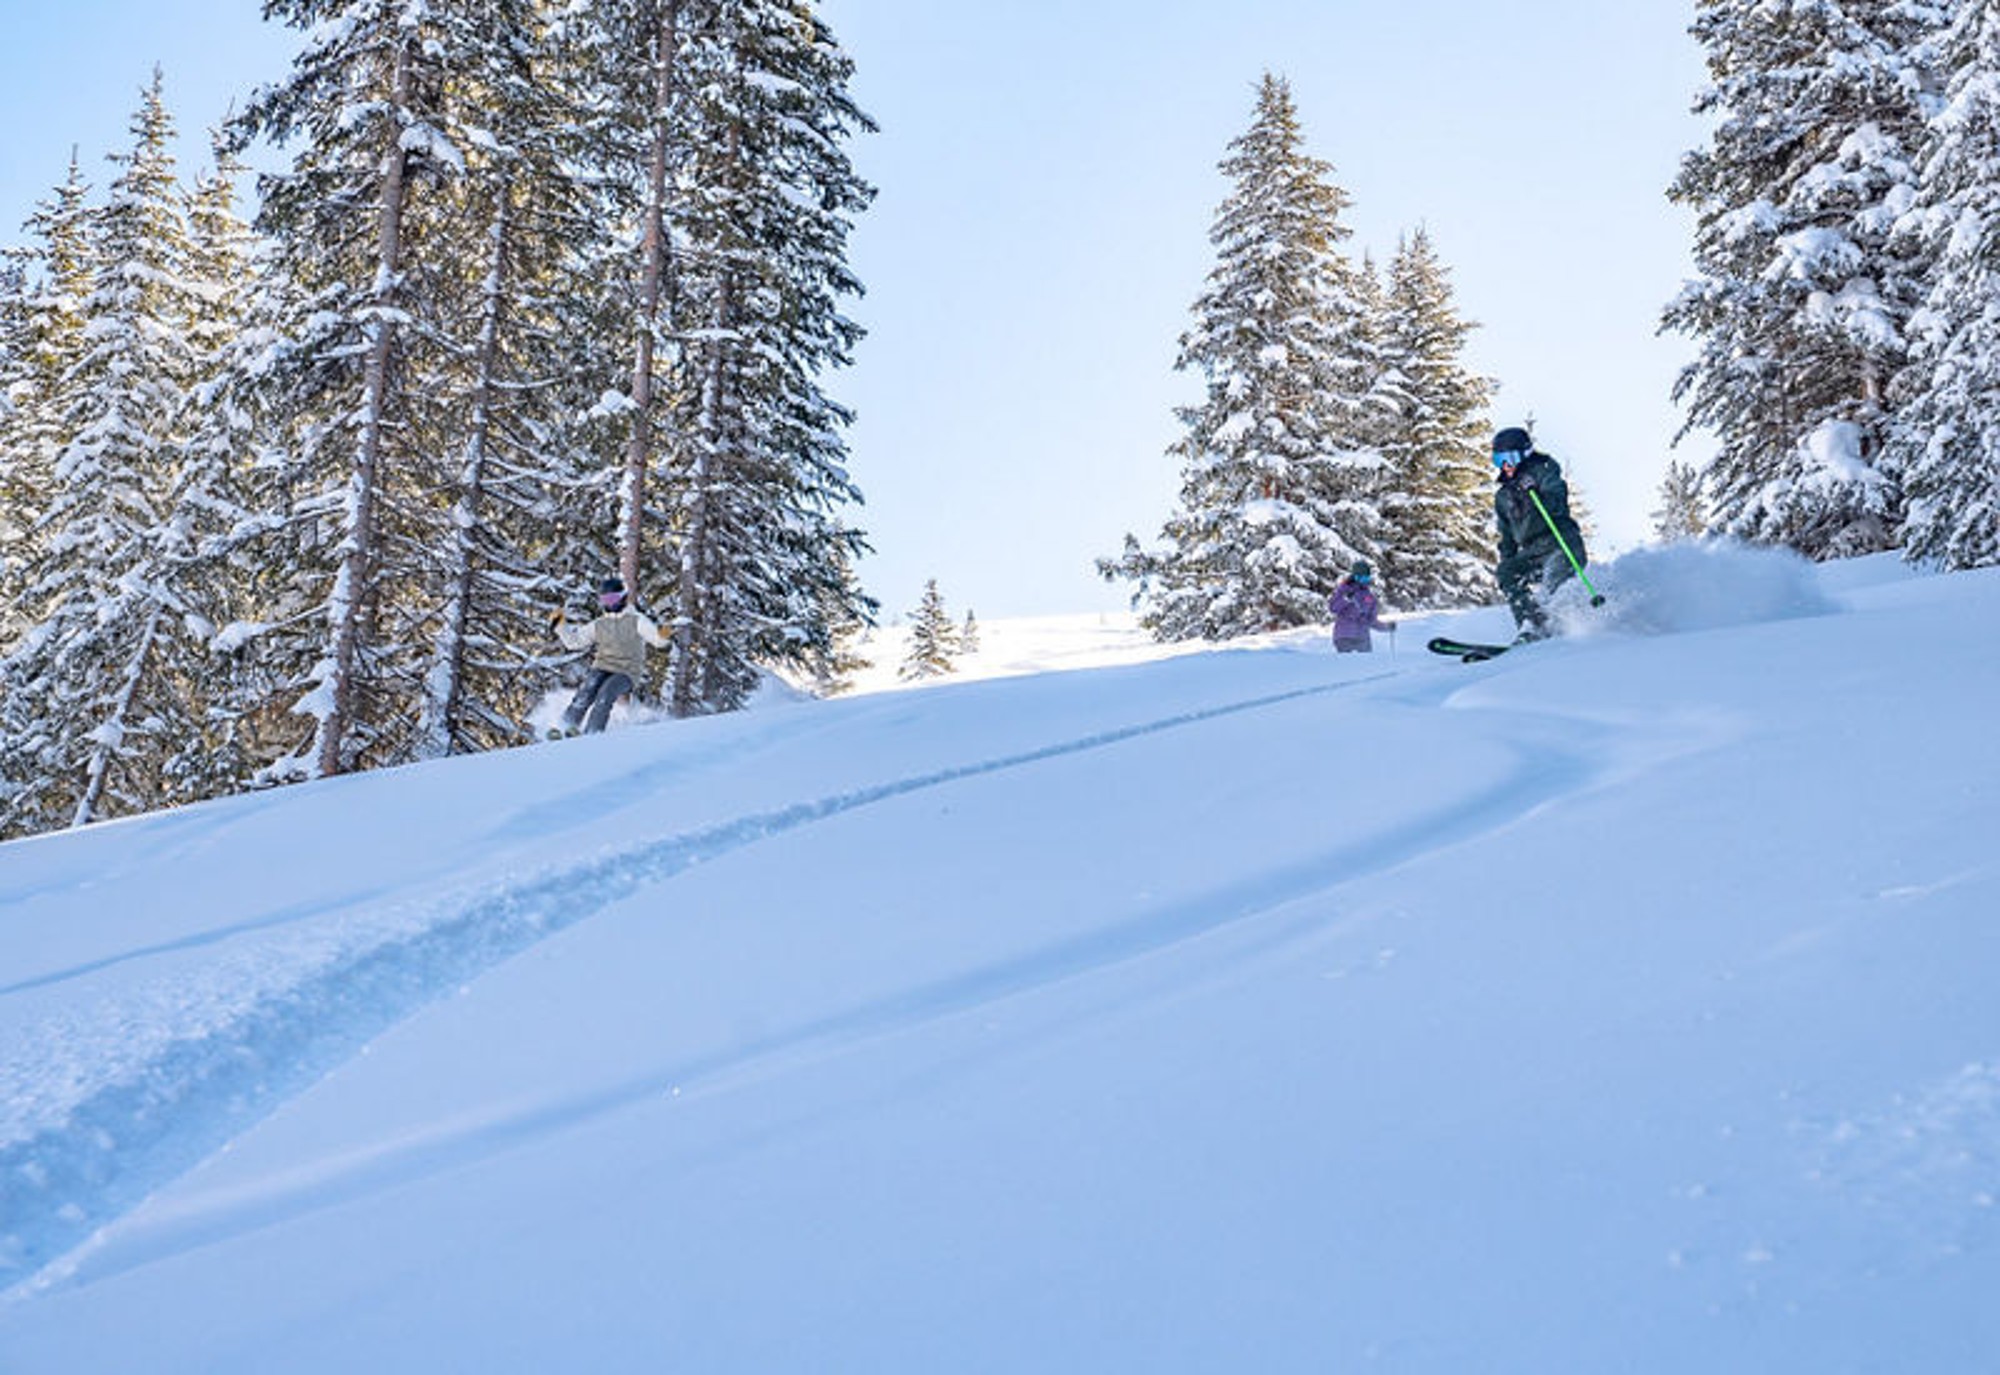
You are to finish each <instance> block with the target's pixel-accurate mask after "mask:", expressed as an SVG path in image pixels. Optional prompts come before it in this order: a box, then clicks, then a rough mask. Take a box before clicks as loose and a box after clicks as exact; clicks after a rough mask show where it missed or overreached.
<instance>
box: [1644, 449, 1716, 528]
mask: <svg viewBox="0 0 2000 1375" xmlns="http://www.w3.org/2000/svg"><path fill="white" fill-rule="evenodd" d="M1707 529H1708V521H1707V518H1706V517H1705V516H1704V515H1703V514H1702V497H1701V474H1700V473H1699V472H1697V471H1696V470H1695V468H1694V465H1693V464H1690V463H1680V462H1674V463H1669V464H1668V465H1667V473H1666V476H1665V477H1664V478H1663V479H1662V480H1661V482H1660V505H1659V508H1658V509H1657V510H1655V511H1654V512H1653V533H1654V534H1655V535H1657V536H1658V537H1659V538H1660V539H1661V540H1662V541H1663V542H1664V543H1667V544H1674V543H1678V542H1680V541H1682V540H1691V539H1700V538H1701V536H1702V535H1703V534H1704V533H1705V532H1706V531H1707Z"/></svg>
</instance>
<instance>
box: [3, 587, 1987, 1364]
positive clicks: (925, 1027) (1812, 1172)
mask: <svg viewBox="0 0 2000 1375" xmlns="http://www.w3.org/2000/svg"><path fill="white" fill-rule="evenodd" d="M1599 582H1600V586H1601V587H1603V588H1604V590H1605V591H1606V592H1607V593H1608V594H1609V597H1610V601H1609V605H1608V606H1607V608H1606V611H1605V612H1604V613H1601V614H1600V615H1599V616H1598V617H1597V618H1596V619H1591V620H1587V621H1585V620H1578V621H1577V623H1576V625H1575V629H1576V630H1577V631H1578V632H1579V633H1577V634H1576V635H1574V636H1573V637H1571V638H1568V639H1565V640H1562V641H1559V642H1553V643H1549V644H1545V645H1537V646H1533V647H1530V648H1528V649H1524V650H1521V651H1518V652H1516V653H1514V654H1510V655H1508V656H1506V657H1505V658H1503V659H1500V660H1496V661H1494V662H1493V663H1490V664H1486V665H1480V666H1476V667H1467V666H1464V665H1460V664H1458V663H1456V662H1452V661H1448V660H1442V659H1437V658H1434V657H1432V656H1428V655H1425V654H1423V653H1421V651H1419V650H1416V649H1415V647H1416V646H1418V645H1420V644H1421V643H1422V639H1423V637H1424V636H1425V635H1427V634H1430V633H1436V632H1438V631H1449V632H1452V633H1457V634H1462V635H1466V636H1470V637H1476V636H1479V635H1491V634H1493V633H1496V632H1498V631H1499V630H1500V629H1501V620H1502V618H1501V617H1500V615H1499V613H1497V612H1494V611H1483V612H1475V613H1468V614H1465V615H1461V616H1456V617H1440V618H1435V619H1433V620H1431V621H1428V622H1411V623H1407V624H1406V625H1405V626H1404V628H1403V630H1402V632H1401V633H1400V635H1399V636H1398V640H1399V641H1400V643H1399V644H1397V645H1395V646H1393V647H1392V646H1391V644H1390V643H1389V642H1387V641H1384V642H1383V643H1382V645H1381V648H1380V650H1379V651H1378V652H1377V653H1376V654H1374V655H1372V656H1367V657H1362V656H1342V657H1336V656H1334V655H1332V654H1330V653H1329V652H1328V651H1327V648H1326V646H1325V645H1324V643H1323V642H1322V641H1321V640H1320V639H1319V638H1318V637H1317V636H1313V635H1306V634H1300V635H1295V636H1279V637H1274V638H1273V639H1272V640H1270V641H1268V642H1262V643H1259V644H1256V645H1251V646H1239V647H1233V648H1228V649H1222V650H1214V651H1203V652H1182V653H1177V654H1174V655H1171V656H1162V655H1160V654H1159V653H1158V652H1157V650H1156V649H1155V648H1153V647H1151V646H1146V645H1143V644H1141V643H1139V642H1138V641H1137V640H1136V638H1135V637H1132V636H1131V635H1130V632H1129V630H1128V629H1126V628H1124V627H1121V626H1119V625H1116V624H1113V625H1108V626H1105V627H1103V634H1102V635H1101V636H1099V637H1096V638H1095V640H1093V637H1092V636H1091V634H1090V633H1088V631H1087V629H1086V628H1085V627H1083V626H1082V624H1081V623H1080V622H1067V621H1066V622H1056V623H1050V625H1049V626H1045V627H1044V628H1045V629H1049V628H1053V627H1055V626H1060V627H1061V631H1062V634H1061V636H1060V638H1052V639H1051V640H1050V641H1049V643H1050V644H1051V645H1053V646H1054V647H1055V648H1056V649H1057V650H1058V651H1059V654H1060V658H1061V659H1062V660H1063V661H1065V662H1067V663H1069V664H1072V665H1076V664H1086V663H1088V664H1092V665H1093V666H1091V667H1088V668H1085V669H1079V670H1078V671H1074V672H1066V673H1039V674H1037V673H1029V672H1026V670H1028V669H1031V668H1033V667H1034V666H1035V665H1036V664H1037V662H1046V661H1047V660H1046V659H1043V660H1039V661H1038V659H1037V651H1036V649H1035V647H1034V643H1033V640H1034V634H1033V633H1032V632H1031V631H1030V630H1029V629H1027V628H1024V627H1018V626H1015V627H1009V626H1008V623H1005V622H995V623H992V624H990V625H987V626H984V627H982V630H983V633H984V636H985V642H986V644H987V645H988V646H989V648H988V649H987V650H985V651H983V652H982V655H981V656H980V659H979V660H976V661H974V662H973V663H970V664H968V665H967V669H968V677H969V678H972V679H974V680H971V681H956V682H954V681H950V680H947V681H946V683H945V684H944V685H942V686H937V687H926V688H924V689H921V690H912V691H898V692H881V693H874V694H869V695H863V696H859V697H856V698H852V699H849V700H843V701H836V702H831V703H799V704H792V705H778V706H772V707H769V708H766V709H762V710H758V711H754V712H750V713H744V714H739V715H737V716H733V717H727V718H718V719H712V720H703V721H696V722H689V723H679V724H675V723H661V724H651V725H644V726H635V727H633V728H631V729H625V730H620V731H614V732H611V733H609V734H607V735H605V736H602V737H597V738H588V739H581V740H575V741H564V742H561V743H558V744H552V745H546V746H534V747H529V748H526V749H522V750H517V751H512V752H508V753H504V754H493V755H487V756H481V757H477V758H470V759H463V760H453V761H448V762H445V763H442V764H438V765H433V766H426V767H422V768H415V769H408V770H402V771H397V772H393V773H380V774H373V775H367V776H363V777H355V778H346V779H340V780H335V781H332V782H329V783H324V784H319V785H313V786H310V787H301V788H295V789H290V790H285V791H279V792H273V793H269V794H263V795H259V796H254V797H247V798H240V799H233V800H230V801H227V802H222V803H217V804H212V805H208V806H203V807H197V808H191V809H188V810H186V811H183V812H178V813H172V814H166V815H161V816H156V817H149V818H143V819H138V820H133V821H127V822H119V823H112V824H109V825H104V826H100V827H96V828H92V829H91V830H89V831H87V832H84V833H79V834H64V835H59V836H53V837H47V838H42V839H37V840H33V841H28V842H17V843H14V844H9V845H6V846H0V913H4V915H0V1284H4V1285H5V1286H6V1289H5V1293H4V1297H0V1370H3V1371H6V1372H9V1375H44V1373H46V1375H57V1373H58V1372H60V1373H61V1375H83V1373H86V1372H140V1371H143V1372H202V1373H203V1375H215V1373H217V1372H258V1373H259V1375H263V1373H264V1372H317V1371H326V1372H334V1371H339V1372H349V1371H353V1370H371V1371H375V1372H384V1373H385V1372H405V1371H407V1372H438V1371H448V1370H449V1371H457V1370H464V1371H481V1372H495V1371H523V1372H529V1371H532V1372H545V1371H558V1370H560V1371H591V1372H624V1371H632V1372H638V1371H646V1372H653V1371H658V1370H662V1369H674V1370H685V1371H700V1372H711V1371H715V1372H722V1371H731V1372H734V1371H741V1372H760V1373H761V1372H779V1371H815V1372H819V1371H843V1372H845V1371H852V1372H868V1373H869V1375H883V1373H884V1372H903V1371H908V1372H919V1371H921V1372H926V1373H927V1375H928V1373H929V1372H939V1371H951V1372H968V1371H1035V1372H1049V1371H1090V1372H1107V1371H1146V1372H1149V1373H1150V1372H1162V1371H1230V1372H1239V1371H1258V1372H1266V1371H1301V1372H1303V1371H1314V1372H1320V1371H1327V1370H1349V1369H1356V1370H1359V1369H1381V1370H1395V1371H1419V1372H1440V1373H1441V1372H1453V1375H1458V1373H1459V1372H1465V1371H1471V1370H1480V1371H1523V1372H1527V1371H1534V1372H1548V1371H1559V1370H1576V1371H1585V1370H1605V1369H1613V1368H1617V1369H1621V1370H1628V1371H1630V1370H1637V1371H1660V1372H1676V1373H1679V1372H1688V1371H1696V1370H1699V1371H1705V1372H1706V1371H1758V1372H1768V1371H1812V1372H1815V1375H1819V1373H1820V1372H1829V1371H1842V1370H1856V1371H1859V1370H1875V1369H1893V1370H1922V1371H1926V1372H1944V1371H1968V1372H1969V1371H1980V1370H1988V1369H1991V1368H1993V1367H1992V1362H1993V1361H1994V1360H1995V1359H1996V1357H1995V1353H1996V1352H2000V1304H1995V1303H1993V1302H1992V1295H1993V1294H1994V1293H1995V1292H2000V1211H1997V1210H1996V1202H1995V1201H1996V1198H2000V997H1996V994H1995V987H1996V976H2000V929H1997V928H1996V923H2000V858H1996V856H1995V853H1994V836H1995V834H1996V821H2000V743H1996V741H1997V740H2000V737H1996V733H1995V731H1994V730H1993V727H1992V712H1993V710H1994V703H1995V702H1996V701H2000V571H1996V572H1985V573H1978V574H1965V575H1958V576H1954V577H1943V578H1922V577H1908V576H1906V575H1905V573H1904V571H1903V570H1902V569H1900V568H1899V567H1898V566H1897V565H1895V564H1894V563H1892V562H1888V561H1884V560H1871V561H1866V562H1863V563H1859V564H1853V565H1844V566H1838V567H1834V568H1829V569H1822V570H1815V569H1810V568H1807V567H1806V566H1804V565H1801V564H1797V563H1794V562H1791V561H1789V560H1785V559H1781V558H1777V557H1775V556H1770V555H1752V554H1748V553H1743V552H1735V551H1727V550H1715V549H1709V550H1694V549H1677V550H1665V551H1643V552H1641V553H1638V554H1634V555H1629V556H1627V558H1625V559H1624V560H1621V561H1620V562H1619V563H1618V564H1616V565H1615V566H1612V567H1610V568H1607V569H1605V570H1603V572H1602V576H1601V578H1600V580H1599ZM1392 648H1393V650H1394V652H1393V653H1392V652H1391V651H1392ZM982 674H987V675H991V676H987V677H984V679H983V680H978V679H979V677H980V675H982Z"/></svg>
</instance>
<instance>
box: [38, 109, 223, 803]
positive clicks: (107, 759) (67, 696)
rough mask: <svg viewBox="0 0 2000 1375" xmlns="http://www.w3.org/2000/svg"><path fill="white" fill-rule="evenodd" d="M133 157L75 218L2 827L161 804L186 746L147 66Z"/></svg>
mask: <svg viewBox="0 0 2000 1375" xmlns="http://www.w3.org/2000/svg"><path fill="white" fill-rule="evenodd" d="M132 133H133V138H134V143H133V147H132V151H131V152H130V153H128V154H121V155H118V156H115V157H113V159H112V161H113V162H114V163H115V164H117V165H118V166H119V167H120V169H121V170H120V173H119V175H118V176H117V178H116V179H115V180H114V181H113V182H112V184H111V186H110V188H109V193H108V197H107V201H106V203H105V205H104V206H102V207H101V208H99V209H97V210H95V211H94V212H92V213H91V214H90V216H89V218H88V220H87V225H88V232H89V236H90V240H91V251H90V258H91V261H92V263H93V267H94V271H93V273H92V277H91V285H90V290H89V292H88V294H87V295H86V296H85V297H84V298H83V301H82V303H81V315H82V335H83V341H84V343H83V351H82V354H81V356H80V358H79V359H78V360H77V362H76V364H75V365H74V366H73V367H71V368H70V369H69V370H68V371H67V372H66V373H65V374H64V375H63V376H62V377H61V378H60V379H58V380H57V381H56V383H55V393H54V398H53V405H54V410H55V413H56V418H57V423H58V424H59V426H60V428H61V432H62V435H63V442H62V445H61V447H60V449H59V451H58V452H57V454H56V458H55V464H54V469H53V472H52V474H51V477H52V486H51V489H50V493H49V504H48V507H47V509H46V511H45V513H44V514H43V516H42V522H43V525H44V537H43V539H42V540H41V541H40V542H39V547H38V548H37V549H36V550H35V551H34V554H33V557H32V558H31V559H30V561H29V564H28V567H27V570H26V574H27V576H26V579H25V584H26V585H25V589H24V590H25V594H26V598H27V601H28V604H29V606H30V607H31V608H32V612H31V614H32V616H33V624H32V626H31V627H30V628H29V629H28V630H27V632H26V633H25V634H24V635H23V636H22V637H21V639H20V640H19V641H18V642H17V643H16V644H15V646H14V647H13V649H12V651H11V652H10V653H9V654H8V656H7V659H6V661H5V667H4V669H0V675H4V677H5V680H6V685H7V689H8V696H9V697H10V698H11V697H12V696H14V695H15V694H16V693H17V692H18V693H20V694H22V695H23V696H24V697H25V698H26V699H27V700H28V701H31V702H32V703H33V704H34V713H33V715H34V726H33V728H32V729H31V730H29V731H27V732H26V734H25V737H24V738H13V739H10V740H9V742H8V748H7V769H8V772H9V773H10V774H11V775H12V776H13V782H14V783H15V784H16V785H17V786H16V787H14V788H13V789H11V790H10V795H9V798H8V802H7V804H6V805H7V812H8V824H9V826H10V827H28V828H35V829H39V828H40V827H43V826H48V825H56V824H63V823H64V822H67V823H68V824H72V825H82V824H84V823H86V822H89V821H92V820H95V819H97V818H98V817H100V816H110V815H119V814H128V813H132V812H139V811H145V810H149V809H151V808H154V807H157V806H160V805H162V803H163V802H164V801H166V800H167V799H168V797H169V796H171V793H170V790H169V788H168V784H167V781H166V775H167V762H168V761H169V760H170V759H171V758H173V757H174V756H175V755H177V754H178V753H180V752H181V751H183V750H186V749H188V748H191V746H192V741H193V740H194V738H195V737H196V736H197V735H198V729H197V726H196V725H195V724H194V723H195V722H196V721H197V720H198V713H199V710H200V705H199V693H200V689H201V684H200V678H199V674H198V672H197V671H195V670H194V669H193V668H191V667H190V665H191V664H192V663H195V662H198V659H199V657H200V651H199V649H198V648H197V649H195V650H194V651H193V652H192V653H190V651H189V649H188V647H187V644H186V629H185V627H184V625H183V623H182V619H181V616H180V611H181V608H180V606H179V605H178V603H177V600H176V597H175V592H174V588H173V585H172V583H173V579H172V575H171V566H170V558H171V550H170V549H169V548H168V547H167V546H168V539H169V536H168V531H170V530H171V528H172V522H171V520H170V518H169V517H170V514H171V512H170V507H169V501H170V499H171V495H172V491H173V486H174V482H175V478H176V474H177V472H178V469H179V465H180V460H181V442H182V439H183V425H184V421H185V415H186V407H187V386H188V383H189V381H190V379H191V377H192V375H193V371H194V358H193V348H192V345H191V344H190V342H189V338H188V329H189V326H190V323H191V322H192V320H193V318H194V316H195V314H196V309H197V307H196V304H195V293H194V292H193V290H192V288H191V287H190V285H189V283H188V281H187V279H186V275H185V270H186V266H187V261H188V239H187V224H186V218H185V214H184V210H183V200H182V195H181V191H180V187H179V183H178V182H177V180H176V178H175V173H174V159H173V154H172V152H171V148H170V145H171V143H172V140H173V136H174V128H173V120H172V117H171V116H170V115H169V114H168V112H167V109H166V105H165V102H164V100H163V98H162V80H161V77H160V74H159V73H158V72H157V71H156V72H155V73H154V75H153V80H152V84H151V85H150V86H149V87H148V88H147V90H146V91H145V93H144V95H143V97H142V100H141V104H140V107H139V110H138V112H137V113H136V114H135V115H134V117H133V122H132Z"/></svg>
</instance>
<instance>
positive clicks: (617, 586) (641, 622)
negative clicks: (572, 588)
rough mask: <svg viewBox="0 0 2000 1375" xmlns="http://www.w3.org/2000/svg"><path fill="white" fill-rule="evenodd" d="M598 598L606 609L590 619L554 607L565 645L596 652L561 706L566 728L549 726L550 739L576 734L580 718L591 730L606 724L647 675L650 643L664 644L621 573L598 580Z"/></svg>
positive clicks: (559, 635) (559, 636)
mask: <svg viewBox="0 0 2000 1375" xmlns="http://www.w3.org/2000/svg"><path fill="white" fill-rule="evenodd" d="M597 603H598V605H599V606H601V607H603V608H604V611H603V614H602V615H600V616H597V617H596V618H595V619H593V620H592V621H591V622H590V624H589V625H571V624H569V622H568V621H567V620H566V619H564V616H563V613H562V612H560V611H558V612H556V619H555V626H554V629H555V632H556V638H557V639H558V640H561V641H562V644H563V648H565V649H588V650H591V651H592V653H591V656H590V671H589V672H588V673H586V674H585V675H584V678H583V686H582V687H580V688H578V689H577V690H576V696H575V697H574V698H572V699H571V701H570V704H569V708H568V710H566V711H564V712H563V723H562V728H561V729H560V730H551V731H550V732H549V739H551V740H554V739H555V738H557V737H558V736H562V735H575V734H576V730H577V726H578V725H579V724H580V725H582V727H583V730H584V733H585V734H587V735H593V734H595V733H597V732H598V731H601V730H603V729H604V723H605V721H606V720H608V719H609V718H610V716H611V708H612V707H613V706H615V705H617V702H618V699H619V698H620V697H623V696H624V695H625V694H626V693H628V692H630V691H631V690H632V686H633V684H635V683H637V682H638V681H639V680H640V679H642V678H644V677H645V676H646V646H647V645H651V646H653V648H655V649H664V648H666V644H667V642H666V640H665V639H664V638H662V637H661V635H660V628H659V627H658V626H657V625H654V624H653V622H652V620H651V618H649V617H648V616H646V615H645V613H643V612H641V611H640V610H639V609H638V608H637V607H634V606H632V605H631V604H630V603H629V602H628V601H627V599H626V595H625V584H624V583H623V582H621V581H620V580H619V579H617V578H606V579H605V580H604V581H603V582H602V583H600V584H599V585H598V588H597Z"/></svg>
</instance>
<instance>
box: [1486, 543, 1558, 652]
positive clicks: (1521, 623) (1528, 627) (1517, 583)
mask: <svg viewBox="0 0 2000 1375" xmlns="http://www.w3.org/2000/svg"><path fill="white" fill-rule="evenodd" d="M1541 571H1542V561H1541V559H1540V558H1539V557H1538V556H1534V555H1522V554H1516V555H1514V556H1513V557H1512V558H1506V559H1502V560H1500V566H1499V567H1498V568H1496V569H1494V570H1493V575H1494V577H1495V578H1496V579H1497V580H1498V581H1499V583H1500V590H1501V591H1502V592H1504V593H1506V594H1507V607H1508V609H1509V610H1510V611H1512V612H1513V613H1514V624H1515V625H1516V626H1517V627H1519V629H1520V631H1521V634H1522V635H1523V636H1526V637H1529V638H1539V637H1540V636H1543V635H1546V634H1548V618H1547V617H1546V616H1545V615H1544V614H1543V612H1542V607H1541V603H1540V602H1538V601H1537V600H1536V599H1535V579H1536V577H1537V575H1539V574H1540V573H1541Z"/></svg>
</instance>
